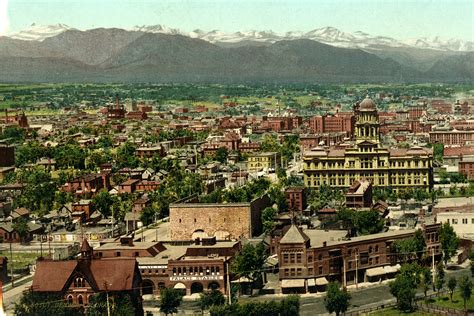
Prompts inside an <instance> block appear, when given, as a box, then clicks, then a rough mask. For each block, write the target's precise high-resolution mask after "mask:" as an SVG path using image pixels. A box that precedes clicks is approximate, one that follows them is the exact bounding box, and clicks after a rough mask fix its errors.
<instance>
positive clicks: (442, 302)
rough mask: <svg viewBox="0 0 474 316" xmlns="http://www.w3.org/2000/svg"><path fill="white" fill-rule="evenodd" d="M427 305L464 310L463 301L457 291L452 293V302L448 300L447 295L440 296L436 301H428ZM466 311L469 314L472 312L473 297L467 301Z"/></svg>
mask: <svg viewBox="0 0 474 316" xmlns="http://www.w3.org/2000/svg"><path fill="white" fill-rule="evenodd" d="M428 303H430V304H434V305H439V306H443V307H449V308H455V309H460V310H464V301H463V300H462V298H461V296H460V295H459V292H458V291H457V290H456V291H455V292H454V295H453V301H452V302H451V300H450V299H449V295H446V296H441V297H439V298H436V299H430V300H428ZM467 309H468V310H469V311H471V312H472V311H474V297H473V296H471V299H470V300H468V301H467Z"/></svg>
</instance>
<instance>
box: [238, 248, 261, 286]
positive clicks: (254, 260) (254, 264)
mask: <svg viewBox="0 0 474 316" xmlns="http://www.w3.org/2000/svg"><path fill="white" fill-rule="evenodd" d="M264 263H265V246H264V245H263V243H259V244H257V245H256V246H254V245H252V244H250V243H249V244H245V245H244V246H243V247H242V249H241V250H240V251H239V252H238V253H237V255H236V256H235V258H234V261H233V262H232V266H231V270H232V272H233V273H235V274H236V275H237V276H238V277H246V278H248V279H251V280H253V281H256V280H259V279H260V277H261V271H262V268H263V264H264Z"/></svg>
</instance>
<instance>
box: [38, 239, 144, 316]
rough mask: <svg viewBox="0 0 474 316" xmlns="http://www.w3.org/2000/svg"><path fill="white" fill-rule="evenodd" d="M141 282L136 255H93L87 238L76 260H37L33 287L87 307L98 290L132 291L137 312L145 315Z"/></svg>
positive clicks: (130, 293) (120, 292) (40, 291)
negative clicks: (111, 256) (118, 256)
mask: <svg viewBox="0 0 474 316" xmlns="http://www.w3.org/2000/svg"><path fill="white" fill-rule="evenodd" d="M141 283H142V278H141V275H140V271H139V269H138V263H137V261H136V260H135V258H108V259H97V258H94V252H93V249H92V247H90V246H89V243H88V242H87V240H84V242H83V244H82V246H81V250H80V257H79V258H78V259H76V260H61V261H55V260H38V261H37V262H36V271H35V274H34V276H33V284H32V286H31V290H32V291H33V292H38V293H54V294H60V295H61V296H62V297H64V301H65V302H66V303H68V304H74V305H80V306H84V307H86V306H87V305H89V300H90V298H91V296H92V295H94V294H96V293H103V292H106V291H107V292H108V294H109V295H114V294H129V295H130V298H131V302H132V304H133V305H134V307H135V315H143V308H142V298H141V293H140V292H141Z"/></svg>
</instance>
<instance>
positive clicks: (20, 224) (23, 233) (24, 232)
mask: <svg viewBox="0 0 474 316" xmlns="http://www.w3.org/2000/svg"><path fill="white" fill-rule="evenodd" d="M12 228H13V229H14V230H15V231H16V232H17V233H18V235H19V236H20V239H21V242H25V239H26V237H27V236H28V234H29V232H30V227H29V226H28V220H27V219H26V218H24V217H18V218H16V219H15V220H14V221H13V226H12Z"/></svg>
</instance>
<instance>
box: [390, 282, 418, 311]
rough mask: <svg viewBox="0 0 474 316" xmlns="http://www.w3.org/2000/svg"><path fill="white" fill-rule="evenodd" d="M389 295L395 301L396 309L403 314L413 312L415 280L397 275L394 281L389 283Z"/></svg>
mask: <svg viewBox="0 0 474 316" xmlns="http://www.w3.org/2000/svg"><path fill="white" fill-rule="evenodd" d="M389 287H390V293H392V295H393V296H395V298H396V299H397V307H398V309H399V310H401V311H404V312H410V311H412V310H413V301H414V300H415V294H416V292H415V288H416V282H415V278H414V277H413V276H411V275H409V274H398V275H397V277H396V278H395V280H394V281H392V282H390V283H389Z"/></svg>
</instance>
